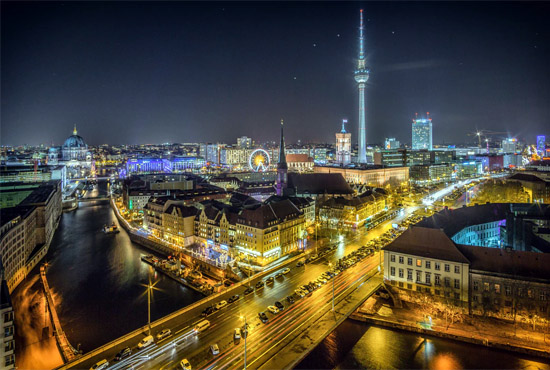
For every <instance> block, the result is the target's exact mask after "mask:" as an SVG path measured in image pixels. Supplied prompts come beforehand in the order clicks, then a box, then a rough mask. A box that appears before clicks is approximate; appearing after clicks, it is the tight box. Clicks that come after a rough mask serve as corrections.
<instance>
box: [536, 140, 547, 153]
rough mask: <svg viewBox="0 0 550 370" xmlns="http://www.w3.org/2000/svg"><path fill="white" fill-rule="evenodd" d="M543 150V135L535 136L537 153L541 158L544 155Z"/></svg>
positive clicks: (544, 147)
mask: <svg viewBox="0 0 550 370" xmlns="http://www.w3.org/2000/svg"><path fill="white" fill-rule="evenodd" d="M545 149H546V136H544V135H539V136H537V152H538V153H539V155H540V156H541V157H542V156H543V155H544V150H545Z"/></svg>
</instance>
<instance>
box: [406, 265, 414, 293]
mask: <svg viewBox="0 0 550 370" xmlns="http://www.w3.org/2000/svg"><path fill="white" fill-rule="evenodd" d="M412 279H413V270H411V269H407V280H409V281H412ZM409 289H410V288H409Z"/></svg>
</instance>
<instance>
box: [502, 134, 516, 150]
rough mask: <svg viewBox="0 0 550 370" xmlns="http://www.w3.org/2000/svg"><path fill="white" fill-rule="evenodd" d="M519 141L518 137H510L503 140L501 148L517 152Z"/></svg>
mask: <svg viewBox="0 0 550 370" xmlns="http://www.w3.org/2000/svg"><path fill="white" fill-rule="evenodd" d="M517 145H518V141H517V139H516V138H508V139H504V140H502V144H501V148H502V152H503V153H515V152H516V150H517Z"/></svg>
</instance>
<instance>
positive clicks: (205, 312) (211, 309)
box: [202, 306, 215, 317]
mask: <svg viewBox="0 0 550 370" xmlns="http://www.w3.org/2000/svg"><path fill="white" fill-rule="evenodd" d="M214 311H215V310H214V307H212V306H210V307H206V308H205V309H204V310H203V311H202V316H203V317H206V316H208V315H210V314H212V313H214Z"/></svg>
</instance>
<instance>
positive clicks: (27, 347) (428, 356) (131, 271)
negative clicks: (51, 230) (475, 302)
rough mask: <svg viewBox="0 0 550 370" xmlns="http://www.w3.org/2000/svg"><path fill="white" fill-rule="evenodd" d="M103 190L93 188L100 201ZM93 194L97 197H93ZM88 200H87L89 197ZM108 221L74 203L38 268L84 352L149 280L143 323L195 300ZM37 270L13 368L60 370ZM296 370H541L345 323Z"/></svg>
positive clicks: (141, 299) (18, 305) (131, 315)
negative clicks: (43, 266)
mask: <svg viewBox="0 0 550 370" xmlns="http://www.w3.org/2000/svg"><path fill="white" fill-rule="evenodd" d="M105 191H106V184H105V183H100V189H99V192H100V193H104V192H105ZM96 192H97V190H96ZM92 195H93V194H92ZM113 221H115V222H116V218H115V215H114V213H113V211H112V209H111V208H110V206H109V203H108V202H107V201H98V202H95V203H93V202H92V203H81V207H80V208H79V209H78V210H76V211H74V212H70V213H65V214H63V217H62V219H61V222H60V225H59V228H58V230H57V231H56V234H55V236H54V239H53V241H52V243H51V247H50V250H49V252H48V254H47V256H46V259H45V261H47V263H48V272H47V277H48V282H49V285H50V287H51V288H52V291H53V295H54V299H55V301H56V306H57V313H58V315H59V318H60V320H61V324H62V326H63V329H64V331H65V332H66V333H67V335H68V338H69V341H70V342H71V344H72V345H73V346H75V347H76V346H78V345H79V344H80V345H81V348H82V349H83V350H84V352H87V351H90V350H92V349H94V348H96V347H99V346H101V345H103V344H105V343H107V342H109V341H111V340H113V339H116V338H118V337H120V336H122V335H124V334H126V333H128V332H130V331H132V330H135V329H137V328H138V327H140V326H143V325H146V323H147V294H146V289H145V287H144V285H145V284H147V283H148V281H149V278H151V280H152V282H153V283H154V284H155V288H156V289H155V291H154V293H153V296H152V302H151V320H155V319H158V318H160V317H163V316H165V315H167V314H169V313H171V312H173V311H175V310H177V309H179V308H182V307H184V306H186V305H189V304H191V303H193V302H195V301H197V300H199V299H201V298H202V296H201V295H200V294H199V293H196V292H195V291H193V290H190V289H188V288H185V287H183V286H181V285H179V284H177V283H176V282H174V281H173V280H171V279H169V278H167V277H165V276H164V275H161V274H157V273H155V271H154V270H153V269H152V268H151V267H150V266H149V265H146V264H145V263H143V262H142V261H141V260H140V257H141V255H143V254H150V253H151V252H150V251H149V250H147V249H145V248H144V247H141V246H139V245H137V244H134V243H132V242H131V241H130V239H129V237H128V235H127V234H126V232H125V231H124V230H123V229H121V232H120V233H118V234H116V235H105V234H104V233H103V232H102V231H101V228H102V227H103V225H104V224H110V223H111V222H113ZM38 268H39V266H37V267H36V268H35V269H34V271H33V272H32V273H31V274H30V275H29V276H28V277H27V279H26V281H24V282H23V283H21V284H20V286H19V287H18V288H17V289H16V290H15V291H14V292H13V293H12V300H13V302H14V306H15V310H16V311H15V312H16V318H15V319H16V325H17V326H16V328H17V329H16V343H17V345H16V361H17V364H18V367H19V368H24V369H49V368H52V367H54V366H58V365H60V364H61V358H60V357H59V354H58V353H56V349H55V341H54V340H52V339H51V338H48V337H47V335H44V331H43V327H44V326H45V325H46V326H47V324H45V323H46V321H45V320H44V298H43V294H42V289H41V284H40V283H39V279H38ZM298 368H300V369H332V368H337V369H352V368H426V369H446V368H449V369H456V368H468V369H474V368H517V369H519V368H522V369H537V368H539V369H546V370H550V366H548V365H547V364H544V363H543V362H542V361H541V360H538V361H537V360H533V359H527V358H524V357H521V356H517V355H514V354H510V353H506V352H501V351H496V350H490V349H486V348H480V347H476V346H472V345H467V344H463V343H458V342H452V341H446V340H441V339H429V340H427V341H424V339H423V338H421V337H419V336H418V335H414V334H409V333H403V332H398V331H392V330H386V329H381V328H376V327H370V326H368V325H366V324H363V323H358V322H354V321H351V320H347V321H345V322H344V323H343V324H342V325H341V326H340V327H339V328H338V329H337V330H335V331H334V332H333V333H332V334H331V335H330V336H328V337H327V338H326V339H325V340H324V341H323V342H322V343H321V344H320V345H319V346H318V347H317V348H316V349H314V350H313V352H312V353H311V354H310V355H309V356H308V357H307V358H306V359H305V360H304V361H302V363H301V364H300V365H299V367H298Z"/></svg>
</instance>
